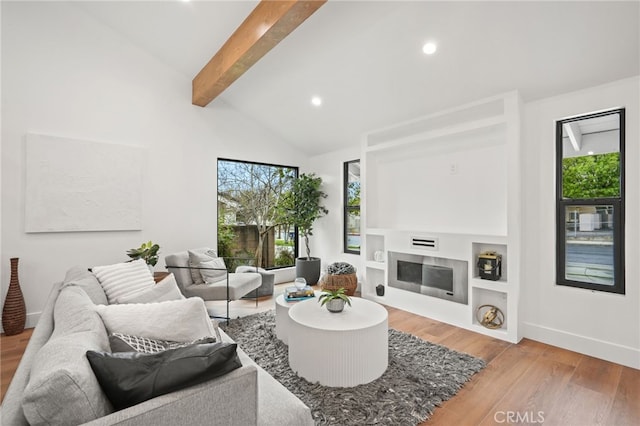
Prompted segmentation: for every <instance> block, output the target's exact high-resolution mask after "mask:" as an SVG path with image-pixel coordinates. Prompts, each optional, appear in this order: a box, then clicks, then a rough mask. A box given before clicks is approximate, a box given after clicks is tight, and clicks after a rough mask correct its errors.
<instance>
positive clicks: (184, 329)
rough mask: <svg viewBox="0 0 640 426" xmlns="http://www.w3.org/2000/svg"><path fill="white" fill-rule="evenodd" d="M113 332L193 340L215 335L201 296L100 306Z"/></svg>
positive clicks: (163, 338)
mask: <svg viewBox="0 0 640 426" xmlns="http://www.w3.org/2000/svg"><path fill="white" fill-rule="evenodd" d="M96 310H97V311H98V313H99V314H100V317H101V318H102V321H103V322H104V325H105V327H106V328H107V331H108V332H109V334H111V333H123V334H129V335H131V336H141V337H147V338H149V339H157V340H172V341H176V342H191V341H194V340H197V339H200V338H202V337H211V336H215V330H214V326H213V325H212V323H211V319H210V318H209V315H208V314H207V308H206V307H205V305H204V301H203V300H202V299H200V298H198V297H191V298H188V299H181V300H170V301H166V302H158V303H132V304H125V305H106V306H105V305H97V306H96Z"/></svg>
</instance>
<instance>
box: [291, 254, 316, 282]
mask: <svg viewBox="0 0 640 426" xmlns="http://www.w3.org/2000/svg"><path fill="white" fill-rule="evenodd" d="M296 277H301V278H304V279H305V280H306V281H307V284H308V285H316V284H317V283H318V280H319V279H320V258H319V257H311V258H307V257H299V258H297V259H296Z"/></svg>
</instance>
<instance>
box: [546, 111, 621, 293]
mask: <svg viewBox="0 0 640 426" xmlns="http://www.w3.org/2000/svg"><path fill="white" fill-rule="evenodd" d="M624 113H625V110H624V109H616V110H611V111H606V112H600V113H594V114H589V115H583V116H580V117H573V118H568V119H565V120H560V121H557V122H556V176H557V179H556V225H557V231H556V232H557V268H556V273H557V277H556V278H557V283H558V284H560V285H566V286H572V287H580V288H586V289H590V290H599V291H607V292H612V293H622V294H624V292H625V283H624V139H625V138H624V136H625V132H624V129H625V115H624Z"/></svg>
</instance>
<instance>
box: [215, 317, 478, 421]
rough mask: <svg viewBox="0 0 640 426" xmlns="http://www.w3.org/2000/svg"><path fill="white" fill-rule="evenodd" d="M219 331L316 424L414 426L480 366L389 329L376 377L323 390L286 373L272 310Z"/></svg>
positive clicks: (474, 360) (235, 321)
mask: <svg viewBox="0 0 640 426" xmlns="http://www.w3.org/2000/svg"><path fill="white" fill-rule="evenodd" d="M220 327H221V328H222V329H223V330H224V331H225V332H227V334H229V336H231V337H232V338H233V339H234V340H235V341H236V343H238V346H239V347H240V348H242V350H244V351H245V352H246V353H247V354H248V355H249V356H250V357H251V358H252V359H253V360H254V361H255V362H256V363H257V364H258V365H259V366H260V367H262V368H264V369H265V370H266V371H267V372H268V373H269V374H270V375H271V376H273V377H274V378H275V379H276V380H278V381H279V382H280V383H282V384H283V385H284V386H285V387H286V388H287V389H289V391H291V392H292V393H293V394H295V395H296V396H297V397H298V398H300V399H301V400H302V401H303V402H304V403H305V404H306V405H307V406H308V407H309V408H310V409H311V414H312V415H313V418H314V420H315V423H316V425H358V426H359V425H403V426H404V425H417V424H418V423H421V422H423V421H425V420H427V419H428V418H429V417H430V416H431V414H432V413H433V410H434V409H435V407H436V406H438V405H440V404H441V403H442V402H443V401H446V400H448V399H449V398H451V397H452V396H454V395H455V394H456V393H457V392H458V391H459V390H460V389H461V388H462V386H464V383H465V382H467V381H468V380H469V379H470V378H471V376H473V375H474V374H475V373H477V372H478V371H480V370H481V369H483V368H484V366H485V363H484V361H483V360H481V359H479V358H475V357H473V356H471V355H467V354H463V353H460V352H456V351H453V350H451V349H448V348H446V347H444V346H440V345H436V344H433V343H430V342H427V341H424V340H422V339H419V338H417V337H415V336H412V335H410V334H407V333H403V332H400V331H397V330H394V329H389V367H388V368H387V371H386V372H385V373H384V374H383V375H382V377H380V378H379V379H376V380H374V381H373V382H371V383H367V384H365V385H359V386H355V387H351V388H334V387H327V386H322V385H319V384H317V383H310V382H308V381H307V380H305V379H303V378H300V377H298V376H297V375H296V374H295V373H294V372H293V371H292V370H291V368H289V359H288V357H289V355H288V354H289V352H288V348H287V345H285V344H284V343H282V342H281V341H280V340H278V338H277V337H276V333H275V316H274V311H268V312H263V313H259V314H255V315H251V316H248V317H243V318H237V319H232V320H231V321H229V323H228V324H221V325H220ZM318 368H325V367H323V366H320V365H319V366H318Z"/></svg>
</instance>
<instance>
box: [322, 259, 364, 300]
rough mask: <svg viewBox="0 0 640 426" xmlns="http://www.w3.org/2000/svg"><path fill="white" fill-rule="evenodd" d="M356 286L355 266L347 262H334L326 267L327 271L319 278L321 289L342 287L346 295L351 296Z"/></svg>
mask: <svg viewBox="0 0 640 426" xmlns="http://www.w3.org/2000/svg"><path fill="white" fill-rule="evenodd" d="M357 287H358V277H357V275H356V268H355V267H354V266H353V265H351V264H349V263H347V262H335V263H332V264H331V265H329V266H328V267H327V273H326V274H324V276H323V277H322V279H321V280H320V288H321V289H322V290H336V289H339V288H343V289H344V290H345V292H346V294H347V296H353V295H354V294H355V293H356V288H357Z"/></svg>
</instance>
